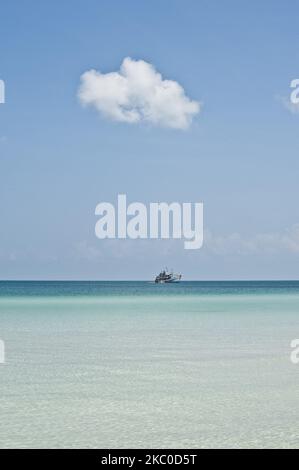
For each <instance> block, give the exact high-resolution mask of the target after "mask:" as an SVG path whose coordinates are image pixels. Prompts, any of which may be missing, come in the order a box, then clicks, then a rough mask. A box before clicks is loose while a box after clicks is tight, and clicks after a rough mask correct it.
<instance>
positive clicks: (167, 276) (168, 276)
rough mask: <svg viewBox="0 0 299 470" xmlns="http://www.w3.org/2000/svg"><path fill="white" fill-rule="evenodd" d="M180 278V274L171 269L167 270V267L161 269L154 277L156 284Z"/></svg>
mask: <svg viewBox="0 0 299 470" xmlns="http://www.w3.org/2000/svg"><path fill="white" fill-rule="evenodd" d="M181 279H182V275H181V274H176V273H174V272H173V271H168V269H167V268H165V269H163V271H161V272H160V274H158V276H156V278H155V283H156V284H164V283H165V284H168V283H171V282H179V281H180V280H181Z"/></svg>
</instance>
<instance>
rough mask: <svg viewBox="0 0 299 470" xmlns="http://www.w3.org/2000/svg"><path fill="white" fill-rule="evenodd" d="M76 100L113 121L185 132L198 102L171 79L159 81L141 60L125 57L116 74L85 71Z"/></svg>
mask: <svg viewBox="0 0 299 470" xmlns="http://www.w3.org/2000/svg"><path fill="white" fill-rule="evenodd" d="M78 97H79V100H80V102H81V103H82V105H85V106H93V107H95V108H96V109H97V110H98V111H99V112H100V113H101V114H102V115H104V116H105V117H107V118H109V119H112V120H114V121H122V122H128V123H138V122H142V121H145V122H149V123H151V124H154V125H157V126H162V127H172V128H175V129H186V128H188V127H189V126H190V124H191V122H192V119H193V117H194V116H195V115H196V114H198V113H199V111H200V103H198V102H197V101H193V100H191V99H190V98H188V96H186V94H185V91H184V89H183V87H182V86H181V85H180V84H179V83H177V82H175V81H174V80H163V78H162V76H161V74H160V73H159V72H157V70H156V69H155V67H154V66H153V65H151V64H149V63H148V62H145V61H144V60H133V59H131V58H130V57H126V58H125V59H124V60H123V62H122V64H121V67H120V70H119V71H117V72H110V73H101V72H99V71H97V70H89V71H87V72H85V73H84V74H83V75H82V76H81V84H80V87H79V91H78Z"/></svg>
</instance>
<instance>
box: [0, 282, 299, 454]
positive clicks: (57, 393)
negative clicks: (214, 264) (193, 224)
mask: <svg viewBox="0 0 299 470" xmlns="http://www.w3.org/2000/svg"><path fill="white" fill-rule="evenodd" d="M0 338H1V339H2V340H4V341H5V348H6V363H5V364H3V365H0V383H1V385H0V387H1V395H0V423H1V424H0V447H1V448H6V447H22V448H26V447H36V448H40V447H41V448H42V447H98V448H120V447H124V448H134V447H135V448H136V447H137V448H138V447H141V448H148V447H153V448H154V447H157V448H161V447H174V448H175V447H179V448H183V447H189V448H190V447H191V448H201V447H277V446H278V447H298V446H299V430H298V425H297V421H298V418H299V392H298V390H299V364H298V365H294V364H292V362H291V361H290V353H291V348H290V342H291V340H292V339H294V338H299V282H295V281H293V282H269V283H267V282H183V283H181V284H178V285H170V286H169V285H158V286H157V285H154V284H152V283H147V282H53V283H51V282H20V283H16V282H0Z"/></svg>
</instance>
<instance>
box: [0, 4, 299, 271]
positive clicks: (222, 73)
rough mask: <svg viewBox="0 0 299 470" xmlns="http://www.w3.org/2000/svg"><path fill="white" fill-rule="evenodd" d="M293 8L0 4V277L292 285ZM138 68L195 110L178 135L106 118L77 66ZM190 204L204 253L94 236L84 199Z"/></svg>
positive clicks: (297, 253)
mask: <svg viewBox="0 0 299 470" xmlns="http://www.w3.org/2000/svg"><path fill="white" fill-rule="evenodd" d="M298 16H299V5H298V3H297V2H296V1H287V2H273V1H270V0H268V1H264V2H258V1H252V2H239V1H226V2H220V1H217V2H213V1H188V2H182V1H167V0H165V1H163V2H161V1H159V2H158V1H155V0H154V1H151V2H137V1H127V2H122V1H113V0H110V1H109V2H108V1H93V0H88V1H85V2H83V1H81V0H80V1H72V2H70V1H65V0H62V1H59V2H58V1H53V2H47V4H46V2H38V1H35V0H34V1H33V0H31V1H30V0H29V1H27V2H21V1H10V2H8V1H4V2H2V3H1V29H0V79H2V80H4V81H5V84H6V103H5V104H4V105H0V213H1V231H0V278H1V279H147V278H151V277H153V275H154V274H155V273H156V271H158V270H159V269H160V268H161V267H163V266H164V265H167V266H169V267H174V268H175V269H176V270H180V271H182V272H183V274H184V275H185V277H186V278H189V279H290V278H299V274H298V273H299V268H298V266H299V230H298V227H297V225H296V224H298V223H299V213H298V212H299V210H298V174H299V172H298V170H299V159H298V151H299V133H298V126H299V114H296V113H291V112H290V111H289V110H288V109H287V107H286V106H284V103H283V99H288V96H289V94H290V88H289V85H290V82H291V80H292V79H295V78H299V49H298V44H299V30H298ZM125 57H131V58H133V59H135V60H137V59H143V60H145V61H147V62H149V63H151V64H153V65H154V66H155V67H156V69H157V70H158V71H159V72H160V73H161V74H162V75H163V78H167V79H171V80H175V81H177V82H178V83H179V84H180V85H181V86H182V87H183V88H184V90H185V93H186V95H187V96H188V97H189V98H190V99H192V100H196V101H199V102H201V103H203V107H202V110H201V112H200V113H199V114H198V116H196V117H195V119H194V120H193V123H192V125H191V126H190V128H189V129H187V130H180V129H169V128H163V127H159V126H153V125H150V124H146V123H145V124H144V123H141V124H140V123H138V124H127V123H119V122H115V121H112V120H107V119H105V118H104V117H103V116H101V115H100V114H99V113H97V112H96V111H95V110H93V109H90V108H83V107H82V106H81V105H80V103H79V100H78V97H77V92H78V87H79V84H80V76H81V75H82V74H83V73H84V72H86V71H87V70H90V69H96V70H100V71H101V72H103V73H107V72H112V71H118V70H119V67H120V65H121V63H122V61H123V59H124V58H125ZM119 193H126V194H127V196H128V199H129V200H130V201H141V202H144V203H148V202H150V201H153V202H155V201H166V202H171V201H178V202H184V201H203V202H204V206H205V230H206V237H205V243H204V247H203V248H202V249H201V250H199V251H196V252H194V251H191V252H188V251H186V250H184V249H183V243H182V242H180V241H178V242H177V241H175V242H174V241H171V240H170V241H150V240H148V241H144V240H138V241H131V240H127V241H122V240H115V241H109V240H104V241H101V240H98V239H97V238H96V237H95V235H94V226H95V222H96V218H95V215H94V210H95V207H96V205H97V203H98V202H100V201H110V202H115V201H116V197H117V194H119Z"/></svg>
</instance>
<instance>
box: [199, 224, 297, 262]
mask: <svg viewBox="0 0 299 470" xmlns="http://www.w3.org/2000/svg"><path fill="white" fill-rule="evenodd" d="M204 246H205V247H206V248H207V249H208V250H209V251H210V252H212V253H214V254H217V255H229V254H238V255H247V254H267V253H268V254H279V253H292V254H296V253H297V254H299V224H295V225H293V226H292V227H291V228H289V229H286V230H284V231H283V232H267V233H259V234H255V235H252V236H251V237H243V236H242V235H240V234H239V233H232V234H229V235H226V236H214V235H213V234H212V233H211V232H209V231H207V232H206V233H205V236H204Z"/></svg>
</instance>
